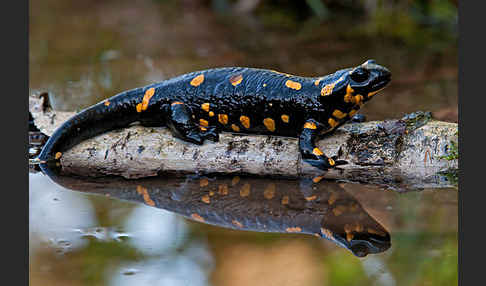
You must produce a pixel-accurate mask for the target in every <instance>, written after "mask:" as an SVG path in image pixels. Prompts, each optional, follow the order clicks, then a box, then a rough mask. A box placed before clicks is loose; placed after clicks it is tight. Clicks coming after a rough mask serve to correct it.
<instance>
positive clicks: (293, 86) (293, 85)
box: [285, 79, 302, 90]
mask: <svg viewBox="0 0 486 286" xmlns="http://www.w3.org/2000/svg"><path fill="white" fill-rule="evenodd" d="M285 86H286V87H288V88H291V89H295V90H299V89H301V88H302V85H301V84H300V83H298V82H295V81H292V80H290V79H289V80H287V81H286V82H285Z"/></svg>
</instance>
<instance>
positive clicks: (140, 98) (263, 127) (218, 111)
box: [37, 60, 391, 170]
mask: <svg viewBox="0 0 486 286" xmlns="http://www.w3.org/2000/svg"><path fill="white" fill-rule="evenodd" d="M390 80H391V73H390V71H389V70H388V69H386V68H385V67H382V66H380V65H378V64H376V62H375V61H374V60H368V61H366V62H365V63H363V64H361V65H359V66H357V67H354V68H347V69H342V70H339V71H337V72H335V73H333V74H330V75H327V76H322V77H299V76H293V75H289V74H285V73H280V72H276V71H271V70H265V69H255V68H243V67H225V68H215V69H208V70H203V71H197V72H192V73H188V74H184V75H181V76H178V77H175V78H172V79H168V80H165V81H162V82H160V83H155V84H151V85H148V86H145V87H141V88H136V89H132V90H129V91H125V92H122V93H120V94H117V95H115V96H113V97H110V98H108V99H106V100H104V101H102V102H100V103H97V104H95V105H93V106H91V107H88V108H86V109H85V110H83V111H81V112H79V113H78V114H76V115H75V116H73V117H72V118H70V119H69V120H68V121H66V122H65V123H64V124H63V125H62V126H61V127H59V128H58V129H57V130H56V131H55V132H54V134H53V135H52V136H51V137H50V138H49V140H48V141H47V143H46V145H45V146H44V148H43V149H42V151H41V153H40V154H39V156H38V158H37V161H40V162H44V161H50V160H57V159H59V158H60V157H61V156H62V152H65V151H66V150H67V149H69V148H71V147H72V146H74V145H75V144H77V143H79V142H81V141H82V140H85V139H87V138H90V137H93V136H95V135H98V134H101V133H103V132H106V131H108V130H112V129H115V128H122V127H126V126H128V125H129V124H130V123H133V122H140V124H142V125H143V126H167V127H168V128H169V129H170V130H171V132H172V134H173V135H174V136H176V137H178V138H180V139H182V140H184V141H188V142H192V143H194V144H203V143H204V140H206V139H209V140H212V141H218V134H219V132H221V131H229V132H236V133H248V134H268V135H279V136H291V137H298V138H299V150H300V152H301V155H302V159H303V160H304V161H305V162H307V163H309V164H311V165H312V166H315V167H317V168H320V169H322V170H327V169H329V168H332V167H335V166H337V165H341V164H345V163H346V162H345V161H343V160H337V158H336V157H333V158H329V157H327V156H326V155H324V152H323V151H321V150H320V149H319V148H317V147H316V145H315V143H314V141H315V140H316V138H318V137H319V136H322V135H324V134H330V133H331V132H332V131H333V130H335V129H336V128H337V127H338V126H340V125H342V124H344V123H345V122H346V121H348V120H349V119H351V118H352V117H353V115H354V114H356V113H357V112H358V110H359V109H360V108H361V106H362V105H363V104H364V103H365V102H367V101H368V100H370V99H371V98H372V97H373V96H374V95H375V94H376V93H377V92H378V91H380V90H381V89H383V88H384V87H385V86H386V85H387V84H388V83H389V82H390Z"/></svg>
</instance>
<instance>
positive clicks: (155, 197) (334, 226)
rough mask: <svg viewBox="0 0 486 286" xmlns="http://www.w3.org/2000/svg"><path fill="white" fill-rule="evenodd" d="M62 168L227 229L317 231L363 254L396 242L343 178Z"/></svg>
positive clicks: (91, 188)
mask: <svg viewBox="0 0 486 286" xmlns="http://www.w3.org/2000/svg"><path fill="white" fill-rule="evenodd" d="M56 172H57V171H55V170H53V171H51V172H49V176H50V177H51V178H52V179H53V180H54V181H55V182H56V183H58V184H61V185H62V186H64V187H67V188H70V189H74V190H79V191H84V192H88V193H98V194H103V195H109V196H110V197H114V198H118V199H123V200H129V201H136V202H140V203H144V204H146V205H149V206H153V207H156V208H161V209H165V210H168V211H172V212H175V213H178V214H180V215H182V216H185V217H187V218H190V219H192V220H196V221H199V222H203V223H207V224H212V225H216V226H220V227H224V228H231V229H236V230H246V231H258V232H273V233H301V234H312V235H315V236H317V237H323V238H326V239H329V240H330V241H332V242H334V243H336V244H337V245H339V246H341V247H344V248H346V249H348V250H350V251H351V252H352V253H353V254H354V255H356V256H360V257H363V256H366V255H367V254H369V253H379V252H383V251H385V250H387V249H388V248H389V247H390V245H391V242H390V234H389V233H388V231H387V230H386V229H385V228H384V227H383V226H382V225H380V223H379V222H377V221H376V220H375V219H374V218H373V217H371V216H370V215H369V214H368V213H367V212H366V210H365V209H364V208H363V207H362V206H361V204H360V203H359V202H358V201H357V200H356V199H355V198H354V197H353V196H351V195H350V194H349V193H348V192H346V191H345V190H344V189H343V188H342V187H340V186H339V184H337V183H331V182H326V184H318V185H312V184H306V183H305V182H307V181H306V180H303V181H300V180H285V179H279V180H269V179H262V178H250V177H228V176H224V177H214V178H195V179H191V178H187V179H185V178H160V177H159V178H147V179H142V180H128V181H127V180H123V179H120V178H82V179H80V178H73V177H68V176H59V175H57V174H56Z"/></svg>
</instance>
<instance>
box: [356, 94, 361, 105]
mask: <svg viewBox="0 0 486 286" xmlns="http://www.w3.org/2000/svg"><path fill="white" fill-rule="evenodd" d="M362 103H363V96H362V95H361V94H358V95H356V96H355V97H354V104H362Z"/></svg>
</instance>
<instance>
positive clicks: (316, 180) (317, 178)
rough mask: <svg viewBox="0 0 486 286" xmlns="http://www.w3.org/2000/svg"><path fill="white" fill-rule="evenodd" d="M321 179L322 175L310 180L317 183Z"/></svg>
mask: <svg viewBox="0 0 486 286" xmlns="http://www.w3.org/2000/svg"><path fill="white" fill-rule="evenodd" d="M322 179H324V176H317V177H315V178H314V179H312V182H314V183H316V184H317V183H319V182H320V181H321V180H322Z"/></svg>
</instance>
